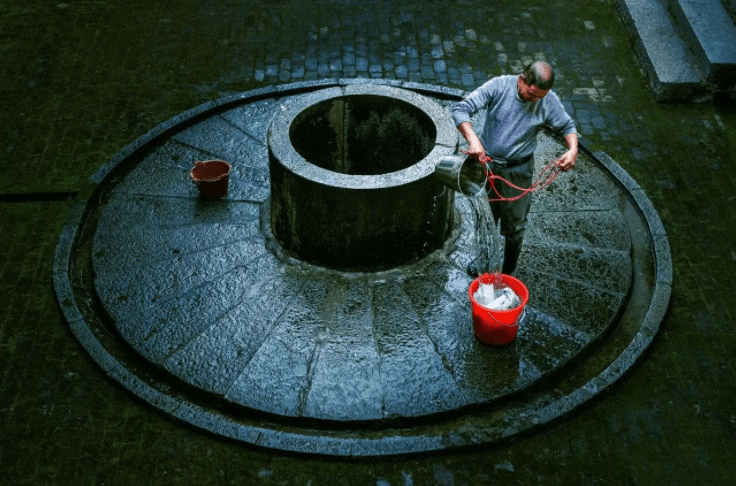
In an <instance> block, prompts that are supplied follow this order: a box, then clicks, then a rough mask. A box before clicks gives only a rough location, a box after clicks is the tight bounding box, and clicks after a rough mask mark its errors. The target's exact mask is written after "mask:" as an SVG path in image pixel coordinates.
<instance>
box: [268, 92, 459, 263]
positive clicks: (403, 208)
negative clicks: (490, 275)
mask: <svg viewBox="0 0 736 486" xmlns="http://www.w3.org/2000/svg"><path fill="white" fill-rule="evenodd" d="M457 142H458V136H457V132H456V130H455V128H454V127H453V126H452V123H451V120H450V119H449V118H448V117H447V116H446V115H445V114H444V113H443V112H442V108H441V107H440V106H439V105H438V104H437V103H436V102H435V101H433V100H431V99H429V98H426V97H423V96H421V95H419V94H417V93H413V92H410V91H406V90H402V89H398V88H393V87H389V86H371V85H353V86H348V87H346V88H344V89H342V88H331V89H325V90H321V91H317V92H314V93H313V94H310V95H309V96H303V97H298V98H296V99H295V100H294V102H293V103H290V104H287V105H285V106H282V112H281V113H280V114H279V115H278V116H276V117H275V119H274V120H273V122H272V123H271V126H270V128H269V130H268V151H269V165H270V174H271V221H270V222H271V229H272V232H273V235H274V236H275V238H276V240H277V241H278V242H279V243H280V244H281V245H282V247H283V248H284V249H285V250H286V251H287V252H288V253H290V254H292V255H294V256H295V257H297V258H299V259H301V260H304V261H307V262H310V263H314V264H317V265H321V266H325V267H330V268H334V269H340V270H365V271H373V270H381V269H386V268H392V267H395V266H400V265H405V264H408V263H411V262H414V261H416V260H418V259H420V258H422V257H424V256H426V255H427V254H429V253H431V252H432V251H434V250H436V249H438V248H441V247H442V245H443V244H444V242H445V241H446V239H447V238H448V236H449V234H450V232H451V230H452V226H453V202H454V192H453V191H451V190H449V189H447V188H446V187H445V186H444V185H442V184H441V183H439V182H437V181H436V180H435V179H434V178H433V172H434V167H435V165H436V163H437V162H438V161H439V159H440V158H441V157H442V156H444V155H448V154H451V153H454V152H455V150H456V148H457Z"/></svg>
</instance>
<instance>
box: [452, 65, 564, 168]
mask: <svg viewBox="0 0 736 486" xmlns="http://www.w3.org/2000/svg"><path fill="white" fill-rule="evenodd" d="M518 79H519V76H516V75H506V76H498V77H495V78H492V79H491V80H489V81H488V82H486V83H485V84H483V86H481V87H479V88H478V89H476V90H475V91H473V92H472V93H470V95H469V96H468V97H467V98H465V99H464V100H462V101H460V102H459V103H457V104H456V105H455V107H454V108H453V110H452V118H453V119H454V120H455V126H458V125H460V124H461V123H463V122H466V121H467V122H469V121H470V118H471V117H472V116H473V115H474V114H475V113H476V112H477V111H478V110H481V109H483V108H487V113H486V120H485V126H484V127H483V132H482V133H480V134H478V136H479V138H480V141H481V143H482V144H483V147H484V148H485V149H486V152H487V153H488V155H490V156H491V157H494V158H495V157H498V158H500V159H523V158H524V157H526V156H528V155H531V154H532V153H534V149H535V148H536V146H537V137H536V136H537V133H538V132H539V130H540V129H541V128H542V126H543V125H547V126H548V127H550V128H551V129H552V130H554V131H556V132H559V133H561V134H562V135H563V136H565V135H569V134H570V133H577V131H576V130H575V123H574V122H573V121H572V118H570V116H569V115H568V114H567V113H566V112H565V108H564V107H563V106H562V103H561V102H560V99H559V98H558V97H557V95H556V94H555V93H554V91H552V90H550V91H549V93H548V94H547V96H545V97H544V98H542V99H541V100H539V101H537V102H535V103H530V102H527V101H524V100H522V99H521V98H519V94H518V92H517V90H516V82H517V80H518Z"/></svg>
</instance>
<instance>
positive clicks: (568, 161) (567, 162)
mask: <svg viewBox="0 0 736 486" xmlns="http://www.w3.org/2000/svg"><path fill="white" fill-rule="evenodd" d="M565 143H566V144H567V148H568V150H567V152H565V153H564V154H562V156H561V157H560V158H559V159H557V160H556V161H555V165H557V166H558V167H559V168H560V169H562V170H564V171H568V170H570V169H572V168H573V167H575V161H576V160H577V159H578V136H577V135H576V134H574V133H570V134H569V135H565Z"/></svg>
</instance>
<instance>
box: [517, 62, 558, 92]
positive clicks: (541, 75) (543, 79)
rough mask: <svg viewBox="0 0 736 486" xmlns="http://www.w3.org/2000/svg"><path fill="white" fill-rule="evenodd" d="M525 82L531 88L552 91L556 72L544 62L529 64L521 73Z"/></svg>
mask: <svg viewBox="0 0 736 486" xmlns="http://www.w3.org/2000/svg"><path fill="white" fill-rule="evenodd" d="M521 77H522V78H523V79H524V82H525V83H526V84H528V85H529V86H536V87H537V88H539V89H552V85H553V84H555V71H554V69H552V66H550V65H549V64H547V63H546V62H543V61H535V62H531V63H529V64H527V66H526V67H525V68H524V72H523V73H521Z"/></svg>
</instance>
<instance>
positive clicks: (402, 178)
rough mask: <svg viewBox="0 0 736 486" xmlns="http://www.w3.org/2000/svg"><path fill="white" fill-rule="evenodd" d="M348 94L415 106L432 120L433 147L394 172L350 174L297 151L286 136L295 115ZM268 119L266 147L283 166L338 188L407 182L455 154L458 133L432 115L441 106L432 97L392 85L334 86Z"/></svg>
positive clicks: (300, 98)
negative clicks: (385, 99)
mask: <svg viewBox="0 0 736 486" xmlns="http://www.w3.org/2000/svg"><path fill="white" fill-rule="evenodd" d="M347 96H385V97H389V98H394V99H397V100H399V101H402V102H405V103H408V104H410V105H412V106H414V107H415V108H418V109H419V110H420V111H422V112H423V113H425V114H427V116H428V117H429V118H430V119H431V120H432V121H433V122H434V124H435V130H436V137H435V143H434V147H433V148H432V150H431V151H430V153H429V154H427V156H425V157H424V158H423V159H422V160H420V161H419V162H417V163H415V164H412V165H411V166H409V167H407V168H404V169H402V170H399V171H396V172H390V173H386V174H378V175H349V174H340V173H338V172H333V171H331V170H328V169H323V168H321V167H318V166H317V165H315V164H313V163H311V162H309V161H308V160H306V159H305V158H304V157H302V156H301V154H299V153H298V152H297V151H296V150H295V149H294V147H293V146H292V144H291V140H290V139H289V129H290V127H291V124H292V123H293V121H294V120H295V119H296V117H297V116H298V115H299V114H300V113H301V112H302V111H304V110H305V109H307V108H309V107H310V106H313V105H316V104H317V103H321V102H324V101H329V100H333V99H336V98H343V97H347ZM282 110H283V111H281V112H280V113H279V114H277V115H276V116H275V117H274V119H273V120H272V121H271V125H270V126H269V129H268V147H269V151H271V152H273V154H274V156H275V157H276V158H277V159H278V160H279V161H280V163H281V164H282V165H284V167H285V168H286V169H288V170H289V171H291V172H292V173H294V174H295V175H296V176H298V177H302V178H304V179H307V180H309V181H311V182H316V183H319V184H322V185H326V186H330V187H335V188H339V189H388V188H392V187H398V186H403V185H407V184H410V183H412V182H416V181H419V180H421V179H424V178H426V177H430V176H431V175H432V174H433V173H434V168H435V166H436V165H437V163H438V162H439V160H440V159H441V158H442V157H444V156H445V155H450V154H452V153H454V151H455V149H456V147H457V144H458V140H459V139H458V136H457V134H456V133H454V132H455V127H454V126H453V125H452V123H451V122H450V121H449V120H448V119H446V118H437V117H432V114H434V113H437V112H438V111H439V110H441V108H440V107H439V106H438V105H437V103H436V102H435V101H434V100H431V99H429V98H427V97H425V96H422V95H417V94H416V93H412V92H410V91H407V90H405V89H401V88H397V87H394V86H384V85H372V84H355V85H352V86H349V89H348V88H347V87H346V88H343V87H340V86H337V87H330V88H326V89H323V90H319V91H315V92H312V93H308V94H306V95H302V96H298V97H296V98H294V99H293V100H289V102H288V104H287V105H286V106H283V107H282Z"/></svg>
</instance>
